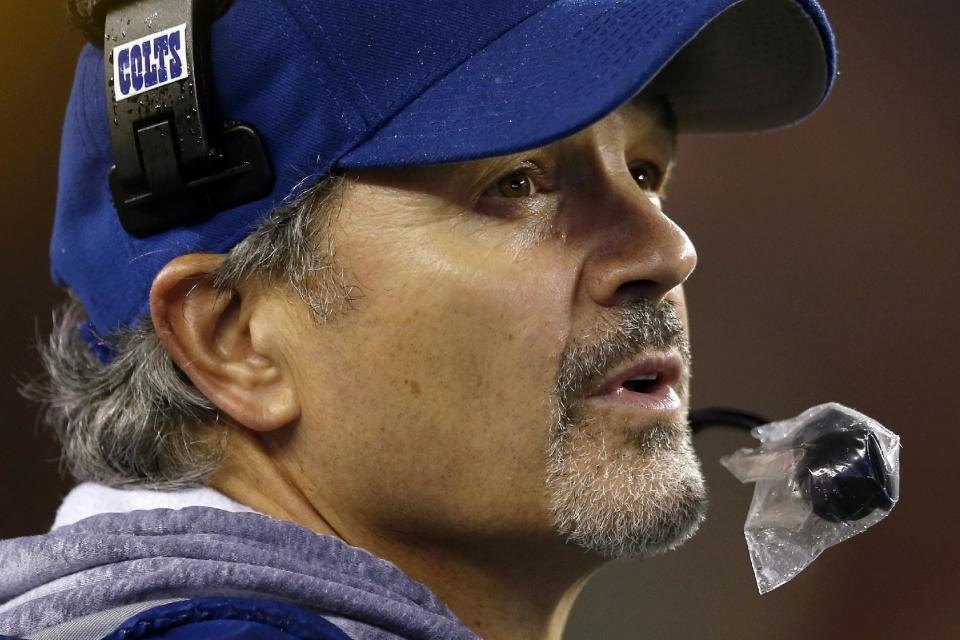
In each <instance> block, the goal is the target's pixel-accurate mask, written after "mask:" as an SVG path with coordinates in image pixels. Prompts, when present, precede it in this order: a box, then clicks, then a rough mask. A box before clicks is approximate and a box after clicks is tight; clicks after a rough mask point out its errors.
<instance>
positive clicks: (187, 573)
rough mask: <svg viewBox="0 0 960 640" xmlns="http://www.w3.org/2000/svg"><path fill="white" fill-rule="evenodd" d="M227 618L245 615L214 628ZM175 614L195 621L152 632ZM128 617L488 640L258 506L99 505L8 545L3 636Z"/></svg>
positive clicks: (254, 631)
mask: <svg viewBox="0 0 960 640" xmlns="http://www.w3.org/2000/svg"><path fill="white" fill-rule="evenodd" d="M144 611H146V612H147V613H146V614H145V613H144ZM158 611H159V612H160V613H161V614H162V615H159V616H158V615H157V613H156V612H158ZM250 612H253V613H250ZM138 615H139V616H141V617H143V616H147V617H150V618H151V622H149V623H146V622H143V621H140V624H139V625H138V624H137V620H136V619H135V618H136V617H137V616H138ZM218 615H220V616H222V617H224V618H229V619H231V620H234V621H235V622H230V623H217V624H220V625H221V626H220V627H217V626H215V624H214V622H211V621H210V618H211V616H212V617H213V618H217V616H218ZM177 616H179V618H178V617H177ZM191 616H192V617H191ZM258 616H259V618H258ZM317 616H321V617H322V618H323V620H319V621H318V618H317ZM158 618H159V619H160V620H161V622H160V623H158V622H156V619H158ZM217 619H219V618H217ZM170 620H180V621H181V622H184V621H186V622H190V623H191V624H193V625H194V626H192V627H191V626H190V625H189V624H188V625H186V626H181V627H180V628H179V629H174V630H172V631H171V630H169V629H154V630H155V631H156V633H155V634H154V635H152V636H151V635H150V634H148V633H145V632H144V629H147V628H148V627H150V625H154V626H156V625H158V624H159V625H160V626H162V625H163V624H169V621H170ZM270 620H274V621H276V620H283V622H284V623H289V624H288V626H286V627H284V629H285V631H282V632H279V631H268V630H267V626H269V624H268V623H269V622H270ZM324 620H325V621H326V622H324ZM124 621H128V622H129V624H128V625H127V626H128V627H129V629H128V631H127V632H126V633H121V634H119V635H115V637H125V638H131V639H132V638H136V637H163V638H165V639H169V640H173V639H174V638H176V639H186V638H194V637H196V638H200V637H203V638H218V637H224V638H226V637H230V638H234V639H240V638H251V639H252V638H269V639H271V640H272V639H274V638H276V639H278V640H279V639H280V638H284V639H294V638H305V639H306V638H316V639H317V640H323V639H326V638H330V639H340V638H343V637H346V638H351V639H353V640H374V639H376V640H381V639H382V640H396V639H397V638H405V639H414V638H418V639H420V638H422V639H424V640H426V639H428V638H429V639H431V640H432V639H435V638H445V639H450V640H460V639H462V640H478V637H477V636H476V635H475V634H474V633H472V632H471V631H470V630H469V629H467V628H466V627H465V626H464V625H463V624H462V623H461V622H460V621H459V620H457V618H456V616H454V614H453V613H452V612H451V611H450V610H449V609H448V608H447V607H446V606H445V605H444V604H443V603H442V602H441V601H440V600H439V599H438V598H437V597H436V596H435V595H434V594H433V593H432V592H431V591H430V590H429V589H428V588H427V587H426V586H424V585H422V584H420V583H417V582H415V581H413V580H412V579H411V578H410V577H408V576H407V575H406V574H404V573H403V572H402V571H401V570H400V569H399V568H398V567H397V566H396V565H395V564H393V563H391V562H389V561H387V560H383V559H381V558H377V557H376V556H374V555H372V554H371V553H369V552H367V551H365V550H363V549H360V548H357V547H353V546H351V545H349V544H347V543H345V542H343V541H342V540H340V539H338V538H334V537H332V536H327V535H320V534H317V533H314V532H313V531H310V530H309V529H306V528H304V527H302V526H300V525H297V524H295V523H292V522H285V521H280V520H275V519H273V518H270V517H268V516H265V515H262V514H259V513H255V512H230V511H224V510H222V509H218V508H211V507H207V506H190V507H186V508H182V509H151V510H141V511H131V512H127V513H101V514H98V515H93V516H91V517H86V518H84V519H82V520H80V521H78V522H75V523H73V524H68V525H66V526H60V527H57V528H55V529H54V530H53V531H51V532H50V533H47V534H45V535H38V536H31V537H24V538H16V539H12V540H5V541H2V542H0V635H4V634H5V635H10V636H15V637H21V638H27V637H30V638H37V639H38V640H48V639H49V640H59V639H61V638H64V639H65V638H81V637H90V638H101V637H106V636H107V635H108V634H107V633H106V632H103V631H105V630H112V629H116V628H117V627H119V626H120V625H121V624H122V623H123V622H124ZM163 621H166V622H163ZM204 621H206V622H204ZM236 621H243V622H242V623H241V622H236ZM328 623H329V624H328ZM223 624H226V625H227V626H226V627H223ZM237 624H245V625H247V626H246V627H244V628H243V629H240V628H239V627H237V626H236V625H237ZM264 624H265V625H267V626H258V625H264ZM298 624H299V625H300V626H299V627H297V625H298ZM197 625H199V626H197ZM203 625H206V626H205V627H204V626H203ZM230 625H234V626H230ZM250 625H252V626H250ZM324 625H327V626H324ZM281 626H282V625H281ZM297 628H299V629H301V631H300V632H299V633H298V632H296V629H297ZM130 629H139V631H137V633H139V634H140V635H137V634H136V633H135V634H133V635H131V633H130ZM238 629H239V630H238ZM81 630H82V631H81ZM308 630H309V631H308ZM95 631H96V632H95ZM100 632H103V633H100ZM220 632H223V633H220ZM218 633H220V635H217V634H218ZM271 633H279V634H280V635H270V634H271ZM178 634H179V635H178ZM324 634H326V635H324ZM338 634H339V635H338ZM344 634H345V635H344Z"/></svg>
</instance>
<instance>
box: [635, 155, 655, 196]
mask: <svg viewBox="0 0 960 640" xmlns="http://www.w3.org/2000/svg"><path fill="white" fill-rule="evenodd" d="M630 173H631V174H632V175H633V179H634V180H636V181H637V184H638V185H639V186H640V188H641V189H643V190H644V191H647V192H649V193H656V192H657V191H659V190H660V187H661V186H663V172H662V171H660V168H659V167H657V165H655V164H653V163H652V162H646V161H644V162H638V163H637V164H635V165H633V166H631V167H630Z"/></svg>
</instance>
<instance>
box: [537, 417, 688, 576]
mask: <svg viewBox="0 0 960 640" xmlns="http://www.w3.org/2000/svg"><path fill="white" fill-rule="evenodd" d="M592 426H593V425H591V424H590V423H589V422H588V421H584V422H583V423H581V424H577V425H568V426H566V427H565V428H562V429H556V428H555V429H554V434H555V435H554V436H553V437H551V440H550V444H549V447H548V466H547V476H546V488H547V493H548V495H549V498H550V505H551V512H552V517H553V524H554V528H555V529H556V531H557V532H558V533H559V534H560V535H561V536H564V537H565V539H566V541H567V542H569V543H571V544H575V545H577V546H579V547H581V548H582V549H583V550H585V551H587V552H588V553H591V554H594V555H598V556H601V557H605V558H621V557H649V556H652V555H656V554H659V553H664V552H666V551H670V550H672V549H675V548H676V547H678V546H680V545H681V544H683V543H684V542H686V541H687V540H689V539H690V538H691V537H692V536H693V534H695V533H696V532H697V529H699V528H700V525H701V523H702V522H703V519H704V516H705V514H706V506H707V494H706V488H705V484H704V480H703V474H702V472H701V470H700V462H699V460H698V459H697V456H696V454H695V453H694V451H693V447H692V446H691V444H690V436H689V431H688V429H687V426H686V425H685V424H656V425H653V426H651V427H649V428H647V429H644V430H642V431H639V432H637V433H631V434H628V435H627V436H626V437H625V438H623V440H622V441H620V442H614V438H613V436H610V435H607V434H605V433H604V432H603V431H602V430H599V429H593V428H592Z"/></svg>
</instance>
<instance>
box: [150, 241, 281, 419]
mask: <svg viewBox="0 0 960 640" xmlns="http://www.w3.org/2000/svg"><path fill="white" fill-rule="evenodd" d="M222 262H223V256H222V255H214V254H208V253H207V254H204V253H193V254H188V255H184V256H180V257H178V258H176V259H174V260H172V261H171V262H169V263H168V264H167V265H166V266H165V267H164V268H163V270H161V271H160V273H159V274H157V277H156V278H154V281H153V287H152V288H151V289H150V314H151V317H152V319H153V326H154V328H155V329H156V331H157V335H158V336H159V338H160V341H161V343H162V344H163V346H164V348H165V349H166V350H167V352H168V353H169V354H170V356H171V357H172V358H173V360H174V362H176V364H177V366H178V367H180V369H181V370H182V371H183V372H184V373H185V374H186V375H187V376H188V377H189V378H190V380H191V381H192V382H193V384H194V386H196V387H197V389H199V390H200V392H201V393H203V394H204V395H205V396H206V397H207V398H208V399H209V400H210V401H211V402H213V403H214V404H215V405H217V407H218V408H219V409H221V410H222V411H224V412H225V413H226V414H228V415H229V416H230V417H231V418H233V419H234V420H235V421H236V422H238V423H240V424H241V425H243V426H246V427H248V428H250V429H253V430H255V431H270V430H272V429H278V428H280V427H283V426H284V425H287V424H289V423H291V422H293V421H295V420H297V419H298V418H299V417H300V403H299V399H298V398H297V394H296V387H295V385H294V380H293V377H292V376H291V374H290V371H289V370H288V369H287V368H286V361H285V360H284V358H283V354H282V353H281V351H280V348H279V346H280V344H281V342H282V341H281V336H280V334H281V333H282V332H283V331H284V326H282V324H281V323H278V322H275V321H274V320H275V318H272V317H271V314H272V315H273V316H275V315H276V313H275V312H276V310H277V301H276V300H273V299H271V298H270V297H268V296H266V295H264V294H263V292H262V290H260V289H259V288H256V287H253V286H251V287H250V288H249V289H248V290H244V291H236V290H234V291H229V292H218V291H217V290H216V289H214V287H213V284H212V278H211V274H212V273H213V272H214V271H215V270H216V269H217V267H219V266H220V264H221V263H222Z"/></svg>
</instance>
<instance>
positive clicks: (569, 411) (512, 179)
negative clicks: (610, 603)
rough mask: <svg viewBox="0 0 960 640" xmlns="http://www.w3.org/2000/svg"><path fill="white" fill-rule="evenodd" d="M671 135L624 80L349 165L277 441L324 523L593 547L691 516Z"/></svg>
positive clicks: (293, 336) (636, 548)
mask: <svg viewBox="0 0 960 640" xmlns="http://www.w3.org/2000/svg"><path fill="white" fill-rule="evenodd" d="M673 150H674V134H673V132H672V131H671V130H670V128H669V127H668V126H667V125H666V124H665V119H664V118H663V113H662V110H661V109H660V108H659V107H658V106H657V103H655V102H653V101H645V100H635V101H634V102H632V103H630V104H628V105H625V106H624V107H622V108H621V109H619V110H618V111H616V112H615V113H613V114H611V115H610V116H608V117H607V118H605V119H604V120H603V121H601V122H599V123H598V124H596V125H594V126H592V127H590V128H589V129H586V130H584V131H581V132H579V133H577V134H576V135H574V136H572V137H569V138H567V139H564V140H562V141H560V142H558V143H555V144H552V145H550V146H548V147H544V148H541V149H536V150H533V151H530V152H525V153H520V154H517V155H514V156H509V157H499V158H491V159H483V160H478V161H472V162H465V163H456V164H449V165H440V166H431V167H420V168H407V169H391V170H379V171H371V172H364V173H362V174H359V175H355V176H350V177H351V178H352V180H351V183H350V185H349V187H348V188H347V190H346V192H345V196H344V200H343V203H342V208H341V211H340V213H339V216H338V218H337V220H336V222H335V224H334V229H333V237H332V239H333V242H334V245H335V249H336V255H337V261H338V263H339V265H340V266H341V267H342V268H343V269H344V272H345V276H346V278H347V281H348V283H349V284H352V285H355V286H356V292H357V293H358V299H357V301H356V303H355V305H354V306H355V308H354V309H352V310H350V311H348V312H345V313H343V314H341V315H339V316H338V317H336V318H334V319H333V320H332V321H330V322H327V323H323V324H319V325H318V324H315V323H313V322H311V321H310V320H309V318H308V316H307V314H306V313H305V312H304V313H302V314H299V315H295V316H294V317H295V323H294V325H293V326H292V328H291V329H290V331H289V332H288V335H287V338H286V340H287V343H286V344H287V347H286V351H287V358H288V360H289V364H290V370H291V371H292V372H293V376H294V380H295V384H296V387H297V390H298V397H299V400H300V403H301V408H302V417H301V420H300V422H299V423H298V424H297V425H296V426H295V427H294V428H293V429H291V430H287V431H288V432H287V433H285V435H284V436H283V440H282V442H280V443H279V444H278V446H279V447H280V448H281V449H282V455H283V456H284V457H285V458H286V459H288V460H291V461H292V462H293V463H294V464H295V465H296V468H297V469H298V470H299V473H300V474H302V476H303V477H304V478H306V479H307V481H308V482H309V486H308V488H307V491H308V493H309V494H310V495H309V497H310V498H311V500H312V501H313V502H314V504H320V505H324V506H325V507H326V508H327V509H328V511H329V512H330V513H331V514H335V515H334V516H333V518H334V521H333V522H331V525H332V526H333V527H334V528H335V529H338V530H340V529H341V528H342V530H357V529H358V528H362V529H363V530H366V531H372V532H375V533H382V534H383V535H385V536H386V535H394V536H395V535H403V536H405V537H407V536H408V537H409V538H410V539H414V540H418V541H420V542H423V543H427V544H444V543H459V542H462V541H464V540H473V541H475V542H477V543H480V542H481V541H488V542H492V543H496V544H499V543H506V544H510V543H513V542H516V541H518V540H525V541H530V540H542V541H543V543H544V544H547V545H555V544H557V542H558V541H567V542H573V543H575V544H576V545H577V546H578V548H579V549H580V550H581V551H582V550H586V551H588V552H589V553H590V554H592V555H600V556H619V555H627V554H646V553H654V552H657V551H661V550H664V549H667V548H670V547H671V546H674V545H675V544H677V543H679V542H681V541H682V540H684V539H686V537H688V536H689V535H691V534H692V533H693V531H694V530H695V529H696V527H697V525H698V523H699V522H700V520H701V519H702V512H703V508H704V503H705V495H704V488H703V479H702V476H701V473H700V468H699V464H698V461H697V459H696V457H695V456H694V454H693V451H692V448H691V446H690V441H689V434H688V430H687V427H686V413H687V408H688V380H689V362H690V360H689V348H688V342H687V328H686V322H687V320H686V308H685V303H684V298H683V291H682V287H681V283H682V282H683V281H684V280H685V279H686V278H687V276H689V274H690V272H691V271H692V270H693V268H694V265H695V263H696V254H695V252H694V249H693V246H692V244H691V243H690V241H689V239H688V238H687V236H686V235H685V234H684V233H683V231H682V230H681V229H680V228H679V227H678V226H676V225H675V224H674V223H673V222H672V221H671V220H669V219H668V218H667V217H665V216H664V214H663V213H662V212H661V210H660V199H659V197H658V193H659V192H660V191H661V190H662V183H663V179H664V178H665V176H666V173H667V170H668V167H669V165H670V162H671V159H672V156H673ZM647 356H650V358H651V359H648V360H645V359H644V358H645V357H647ZM644 365H650V366H646V367H645V366H644ZM646 369H652V371H648V370H646ZM653 376H657V379H655V380H651V379H650V378H651V377H653Z"/></svg>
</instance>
